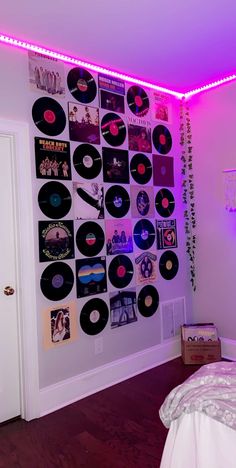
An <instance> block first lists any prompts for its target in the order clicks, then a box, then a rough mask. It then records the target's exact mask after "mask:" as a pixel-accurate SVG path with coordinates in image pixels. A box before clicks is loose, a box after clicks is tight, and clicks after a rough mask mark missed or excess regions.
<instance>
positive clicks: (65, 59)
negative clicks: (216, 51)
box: [0, 33, 236, 99]
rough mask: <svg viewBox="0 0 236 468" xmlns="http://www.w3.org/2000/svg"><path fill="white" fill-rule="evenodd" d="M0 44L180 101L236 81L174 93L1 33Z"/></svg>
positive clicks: (223, 79) (234, 78) (231, 78)
mask: <svg viewBox="0 0 236 468" xmlns="http://www.w3.org/2000/svg"><path fill="white" fill-rule="evenodd" d="M0 42H3V43H5V44H9V45H12V46H15V47H19V48H21V49H25V50H30V51H32V52H38V53H40V54H43V55H46V56H48V57H53V58H57V59H58V60H61V61H62V62H66V63H71V64H72V65H78V66H81V67H84V68H87V69H88V70H93V71H95V72H98V73H104V74H106V75H109V76H114V77H115V78H120V79H122V80H125V81H127V82H130V83H135V84H138V85H140V86H144V87H146V88H150V89H154V90H156V91H161V92H163V93H167V94H171V95H173V96H175V97H177V98H179V99H182V98H186V99H187V98H189V97H191V96H193V95H194V94H199V93H202V92H203V91H207V90H209V89H212V88H216V87H218V86H221V85H223V84H225V83H228V82H230V81H233V80H236V75H234V74H233V75H230V76H227V77H225V78H222V79H221V80H218V81H214V82H212V83H209V84H206V85H203V86H201V87H199V88H196V89H193V90H191V91H188V92H186V93H179V92H178V91H174V90H172V89H168V88H164V87H162V86H158V85H157V84H154V83H149V82H148V81H144V80H141V79H139V78H134V77H131V76H129V75H125V74H124V73H120V72H117V71H114V70H109V69H107V68H104V67H101V66H99V65H94V64H91V63H88V62H84V61H83V60H80V59H77V58H76V57H70V56H68V55H64V54H61V53H60V52H56V51H53V50H51V49H46V48H45V47H41V46H37V45H35V44H31V43H29V42H25V41H21V40H20V39H15V38H13V37H10V36H6V35H5V34H1V33H0Z"/></svg>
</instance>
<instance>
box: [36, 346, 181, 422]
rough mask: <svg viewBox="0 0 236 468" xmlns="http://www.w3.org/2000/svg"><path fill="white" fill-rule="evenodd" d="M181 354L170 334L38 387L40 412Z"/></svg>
mask: <svg viewBox="0 0 236 468" xmlns="http://www.w3.org/2000/svg"><path fill="white" fill-rule="evenodd" d="M180 354H181V349H180V339H179V338H174V339H171V340H168V341H166V342H164V343H161V344H159V345H156V346H152V347H151V348H148V349H145V350H144V351H140V352H138V353H135V354H132V355H130V356H127V357H125V358H123V359H119V360H117V361H113V362H111V363H109V364H106V365H104V366H101V367H98V368H96V369H93V370H90V371H88V372H84V373H83V374H80V375H77V376H75V377H72V378H70V379H67V380H63V381H61V382H58V383H57V384H54V385H50V386H49V387H45V388H43V389H41V390H40V416H44V415H46V414H49V413H51V412H53V411H56V410H58V409H60V408H63V407H64V406H66V405H69V404H71V403H74V402H75V401H78V400H81V399H82V398H85V397H86V396H89V395H92V394H93V393H96V392H98V391H100V390H104V389H105V388H107V387H110V386H112V385H114V384H117V383H119V382H122V381H123V380H126V379H129V378H130V377H134V376H135V375H137V374H140V373H142V372H144V371H146V370H149V369H152V368H153V367H156V366H159V365H161V364H164V363H165V362H167V361H170V360H171V359H174V358H176V357H178V356H180Z"/></svg>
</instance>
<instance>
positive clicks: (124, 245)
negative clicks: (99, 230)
mask: <svg viewBox="0 0 236 468" xmlns="http://www.w3.org/2000/svg"><path fill="white" fill-rule="evenodd" d="M106 247H107V255H115V254H120V253H129V252H133V240H132V222H131V219H120V220H116V219H107V220H106Z"/></svg>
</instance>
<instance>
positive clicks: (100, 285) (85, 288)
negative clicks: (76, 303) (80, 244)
mask: <svg viewBox="0 0 236 468" xmlns="http://www.w3.org/2000/svg"><path fill="white" fill-rule="evenodd" d="M76 279H77V297H84V296H91V295H93V294H100V293H103V292H106V290H107V278H106V259H105V257H93V258H83V259H80V260H76Z"/></svg>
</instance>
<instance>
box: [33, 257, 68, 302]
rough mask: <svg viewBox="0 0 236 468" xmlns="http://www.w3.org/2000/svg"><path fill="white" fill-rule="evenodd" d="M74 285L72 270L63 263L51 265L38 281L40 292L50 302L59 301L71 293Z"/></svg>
mask: <svg viewBox="0 0 236 468" xmlns="http://www.w3.org/2000/svg"><path fill="white" fill-rule="evenodd" d="M73 284H74V274H73V271H72V269H71V268H70V267H69V265H67V263H64V262H55V263H51V264H50V265H49V266H47V268H45V270H44V272H43V273H42V276H41V280H40V287H41V291H42V293H43V294H44V296H45V297H46V298H47V299H49V300H50V301H60V300H61V299H64V298H65V297H66V296H68V294H69V293H70V292H71V290H72V287H73Z"/></svg>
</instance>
